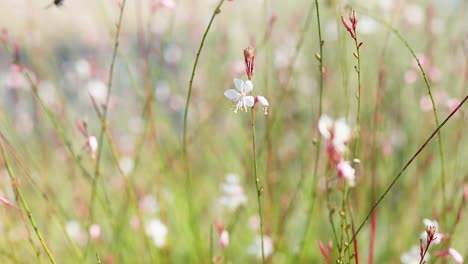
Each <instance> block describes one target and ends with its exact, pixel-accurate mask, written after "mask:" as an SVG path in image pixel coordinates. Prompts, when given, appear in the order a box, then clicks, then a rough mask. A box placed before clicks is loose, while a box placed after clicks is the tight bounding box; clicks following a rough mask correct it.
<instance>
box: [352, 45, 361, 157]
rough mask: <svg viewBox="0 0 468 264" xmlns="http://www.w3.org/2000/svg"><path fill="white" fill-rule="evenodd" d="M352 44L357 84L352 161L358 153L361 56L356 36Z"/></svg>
mask: <svg viewBox="0 0 468 264" xmlns="http://www.w3.org/2000/svg"><path fill="white" fill-rule="evenodd" d="M354 44H355V45H356V55H357V58H356V59H357V68H356V72H357V82H358V91H357V94H356V97H357V112H356V134H355V137H354V146H353V155H352V157H353V159H355V158H356V155H357V151H358V142H359V136H360V130H361V125H360V124H361V123H360V122H361V56H360V53H359V43H358V41H357V36H356V37H355V38H354Z"/></svg>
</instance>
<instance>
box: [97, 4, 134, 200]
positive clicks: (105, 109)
mask: <svg viewBox="0 0 468 264" xmlns="http://www.w3.org/2000/svg"><path fill="white" fill-rule="evenodd" d="M126 2H127V0H122V2H121V4H120V5H119V7H120V12H119V20H118V22H117V24H116V26H115V28H116V31H115V37H114V48H113V50H112V59H111V64H110V66H109V79H108V80H107V94H106V100H105V103H104V105H103V106H102V107H103V113H102V116H103V119H104V120H105V121H106V122H107V116H108V112H109V111H108V110H109V101H110V96H111V92H112V81H113V77H114V66H115V60H116V58H117V51H118V49H119V37H120V29H121V27H122V20H123V14H124V10H125V3H126ZM103 141H104V127H103V128H101V131H100V132H99V138H98V146H99V148H98V151H97V155H96V166H95V168H94V181H93V189H92V192H91V195H92V196H93V195H94V192H96V184H97V182H98V179H99V175H100V168H101V167H100V165H101V159H102V149H103V147H102V143H103ZM91 206H92V204H91Z"/></svg>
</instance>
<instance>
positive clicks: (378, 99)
mask: <svg viewBox="0 0 468 264" xmlns="http://www.w3.org/2000/svg"><path fill="white" fill-rule="evenodd" d="M389 36H390V34H389V33H387V34H386V35H385V40H384V43H385V44H384V47H383V49H382V52H381V54H380V60H379V61H380V62H379V69H378V73H377V74H378V77H377V91H376V94H375V104H374V114H373V127H372V135H371V142H370V148H371V150H372V152H371V153H374V155H373V158H372V160H371V173H372V174H371V188H372V203H375V200H376V199H377V163H378V158H379V151H378V149H377V132H378V126H379V121H378V117H379V113H380V107H379V106H380V105H381V103H382V90H383V88H384V85H385V63H384V59H385V53H386V51H387V47H388V45H387V44H388V38H389ZM376 229H377V211H375V212H374V213H373V214H372V218H371V232H370V238H369V255H368V258H367V259H368V263H369V264H373V263H374V248H375V235H376ZM353 233H354V225H353ZM353 235H354V234H353ZM355 244H356V242H355Z"/></svg>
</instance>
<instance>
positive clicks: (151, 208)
mask: <svg viewBox="0 0 468 264" xmlns="http://www.w3.org/2000/svg"><path fill="white" fill-rule="evenodd" d="M139 206H140V209H141V211H143V212H145V213H148V214H154V213H157V212H158V211H159V206H158V200H156V197H155V196H154V195H151V194H149V195H145V196H143V198H142V199H141V200H140V203H139Z"/></svg>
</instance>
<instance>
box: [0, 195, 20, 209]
mask: <svg viewBox="0 0 468 264" xmlns="http://www.w3.org/2000/svg"><path fill="white" fill-rule="evenodd" d="M0 202H2V203H3V204H4V205H6V206H10V207H13V208H18V207H16V205H14V204H13V203H12V202H10V200H8V199H6V198H4V197H2V196H0Z"/></svg>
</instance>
